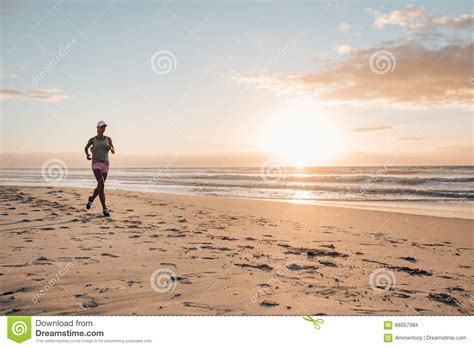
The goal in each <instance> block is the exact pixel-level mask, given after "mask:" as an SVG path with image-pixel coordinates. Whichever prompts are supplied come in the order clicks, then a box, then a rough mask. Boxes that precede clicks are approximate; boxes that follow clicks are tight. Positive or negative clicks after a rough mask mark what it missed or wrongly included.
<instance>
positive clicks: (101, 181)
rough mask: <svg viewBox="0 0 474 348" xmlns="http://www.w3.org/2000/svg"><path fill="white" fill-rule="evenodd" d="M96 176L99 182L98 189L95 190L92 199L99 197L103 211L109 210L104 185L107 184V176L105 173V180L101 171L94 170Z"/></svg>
mask: <svg viewBox="0 0 474 348" xmlns="http://www.w3.org/2000/svg"><path fill="white" fill-rule="evenodd" d="M94 176H95V178H96V180H97V187H96V189H95V190H94V195H93V196H92V198H93V199H95V197H97V196H99V198H100V203H101V204H102V209H105V208H107V206H106V205H105V192H104V184H105V179H106V178H107V174H106V173H105V178H104V175H103V174H102V172H101V171H100V170H99V169H94Z"/></svg>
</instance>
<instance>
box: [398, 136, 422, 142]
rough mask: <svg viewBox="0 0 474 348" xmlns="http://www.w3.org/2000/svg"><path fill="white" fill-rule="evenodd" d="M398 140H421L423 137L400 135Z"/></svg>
mask: <svg viewBox="0 0 474 348" xmlns="http://www.w3.org/2000/svg"><path fill="white" fill-rule="evenodd" d="M397 140H400V141H421V140H423V138H420V137H398V138H397Z"/></svg>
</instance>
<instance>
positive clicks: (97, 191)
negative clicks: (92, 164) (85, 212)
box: [92, 172, 107, 201]
mask: <svg viewBox="0 0 474 348" xmlns="http://www.w3.org/2000/svg"><path fill="white" fill-rule="evenodd" d="M94 175H96V174H95V172H94ZM102 177H103V178H104V183H105V180H107V172H105V173H102ZM96 179H97V176H96ZM98 195H99V179H97V186H96V188H95V189H94V193H93V194H92V201H94V199H95V198H96V197H97V196H98Z"/></svg>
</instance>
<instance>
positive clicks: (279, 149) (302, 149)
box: [262, 113, 343, 167]
mask: <svg viewBox="0 0 474 348" xmlns="http://www.w3.org/2000/svg"><path fill="white" fill-rule="evenodd" d="M262 139H263V141H262V142H263V143H262V147H263V148H264V149H265V150H267V151H270V152H272V153H273V154H274V155H275V156H277V157H278V158H280V159H281V160H283V161H284V162H285V163H287V164H288V165H291V166H298V167H304V166H313V165H323V164H325V162H327V161H328V160H330V159H331V158H332V157H333V156H334V155H335V154H337V153H338V152H340V151H341V147H342V141H343V139H342V134H341V133H340V132H338V131H337V129H336V128H335V127H334V126H333V125H332V124H331V123H330V122H328V121H326V120H324V119H322V117H320V116H317V115H309V114H303V115H301V114H297V113H295V114H290V113H285V114H284V115H281V116H279V117H277V118H276V119H274V120H272V122H271V124H270V125H268V126H267V127H266V128H265V130H264V134H263V137H262Z"/></svg>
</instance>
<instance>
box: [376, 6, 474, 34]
mask: <svg viewBox="0 0 474 348" xmlns="http://www.w3.org/2000/svg"><path fill="white" fill-rule="evenodd" d="M371 12H372V13H373V14H374V27H376V28H384V27H385V26H387V25H397V26H399V27H401V28H406V29H411V30H418V29H431V28H434V27H446V28H451V29H462V28H467V27H470V26H473V25H474V16H473V15H467V14H464V15H459V16H456V17H449V16H443V17H432V16H430V15H429V14H428V13H427V12H426V9H425V8H424V7H421V6H417V5H414V4H408V5H406V6H405V10H401V11H400V10H396V11H392V12H390V13H381V12H376V11H371Z"/></svg>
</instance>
